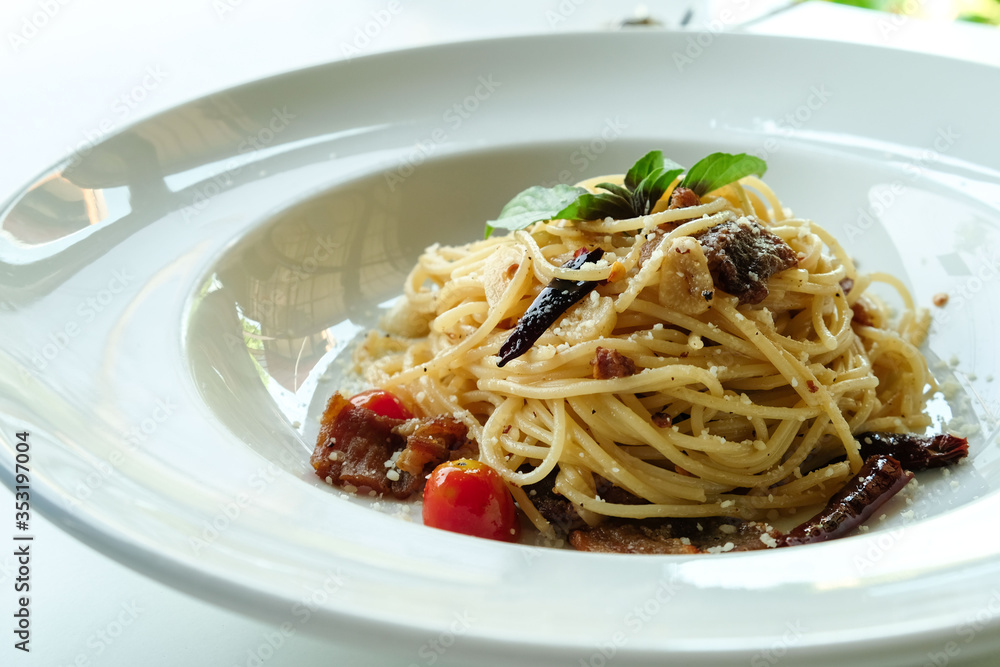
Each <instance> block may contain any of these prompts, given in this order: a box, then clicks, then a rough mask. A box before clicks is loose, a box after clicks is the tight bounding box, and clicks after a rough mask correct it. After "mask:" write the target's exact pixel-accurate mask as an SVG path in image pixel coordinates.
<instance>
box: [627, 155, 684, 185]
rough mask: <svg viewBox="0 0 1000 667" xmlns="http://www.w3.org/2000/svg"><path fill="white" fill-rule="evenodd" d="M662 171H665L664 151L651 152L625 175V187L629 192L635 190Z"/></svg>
mask: <svg viewBox="0 0 1000 667" xmlns="http://www.w3.org/2000/svg"><path fill="white" fill-rule="evenodd" d="M677 166H680V165H677ZM660 169H663V151H649V152H648V153H646V154H645V155H643V156H642V157H641V158H639V159H638V160H637V161H636V163H635V164H633V165H632V168H631V169H629V170H628V173H626V174H625V187H627V188H628V189H629V190H635V188H636V186H637V185H639V183H641V182H642V180H643V179H644V178H646V177H647V176H649V175H650V174H652V173H653V172H655V171H659V170H660Z"/></svg>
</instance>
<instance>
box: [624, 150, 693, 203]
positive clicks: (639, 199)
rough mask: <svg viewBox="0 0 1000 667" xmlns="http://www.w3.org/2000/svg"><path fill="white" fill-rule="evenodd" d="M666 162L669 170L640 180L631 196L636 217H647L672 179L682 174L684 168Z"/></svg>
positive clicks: (663, 170) (660, 171)
mask: <svg viewBox="0 0 1000 667" xmlns="http://www.w3.org/2000/svg"><path fill="white" fill-rule="evenodd" d="M667 162H669V163H670V165H669V166H670V168H668V169H660V170H658V171H655V172H653V173H652V174H650V175H649V176H647V177H646V178H644V179H642V182H641V183H639V186H638V187H637V188H636V189H635V192H634V193H633V194H632V205H633V207H634V208H635V214H636V215H637V216H639V215H649V212H650V211H652V210H653V207H654V206H656V202H658V201H660V197H662V196H663V193H664V192H666V191H667V188H669V187H670V184H671V183H673V182H674V179H675V178H677V177H678V176H680V175H681V174H682V173H684V167H682V166H680V165H679V164H677V163H676V162H672V161H670V160H667Z"/></svg>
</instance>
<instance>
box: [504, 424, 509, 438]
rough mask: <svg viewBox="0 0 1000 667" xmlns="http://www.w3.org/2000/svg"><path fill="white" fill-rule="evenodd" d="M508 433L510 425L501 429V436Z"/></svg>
mask: <svg viewBox="0 0 1000 667" xmlns="http://www.w3.org/2000/svg"><path fill="white" fill-rule="evenodd" d="M508 433H510V424H507V425H506V426H504V427H503V434H504V435H507V434H508Z"/></svg>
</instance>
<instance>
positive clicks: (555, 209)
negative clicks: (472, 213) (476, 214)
mask: <svg viewBox="0 0 1000 667" xmlns="http://www.w3.org/2000/svg"><path fill="white" fill-rule="evenodd" d="M586 192H587V191H586V190H585V189H583V188H576V187H573V186H571V185H557V186H555V187H552V188H543V187H542V186H540V185H533V186H531V187H530V188H528V189H527V190H523V191H521V192H519V193H518V194H517V195H516V196H515V197H514V198H513V199H511V200H510V201H509V202H507V205H506V206H504V207H503V209H502V210H501V211H500V215H499V216H497V219H496V220H490V221H489V222H487V223H486V238H489V237H490V235H491V234H492V233H493V230H494V229H509V230H512V231H513V230H517V229H524V228H525V227H527V226H528V225H530V224H531V223H533V222H538V221H539V220H552V219H555V218H557V217H558V216H557V214H558V213H559V211H561V210H562V209H564V208H566V205H567V204H570V203H571V202H573V201H574V200H575V199H577V198H578V197H580V196H581V195H583V194H584V193H586Z"/></svg>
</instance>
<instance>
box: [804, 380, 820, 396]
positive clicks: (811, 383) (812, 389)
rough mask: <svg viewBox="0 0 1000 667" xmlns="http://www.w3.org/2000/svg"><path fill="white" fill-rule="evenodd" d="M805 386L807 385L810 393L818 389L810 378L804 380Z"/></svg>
mask: <svg viewBox="0 0 1000 667" xmlns="http://www.w3.org/2000/svg"><path fill="white" fill-rule="evenodd" d="M806 386H807V387H809V391H810V393H813V394H815V393H816V392H817V391H819V387H817V386H816V383H815V382H813V381H812V380H806Z"/></svg>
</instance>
